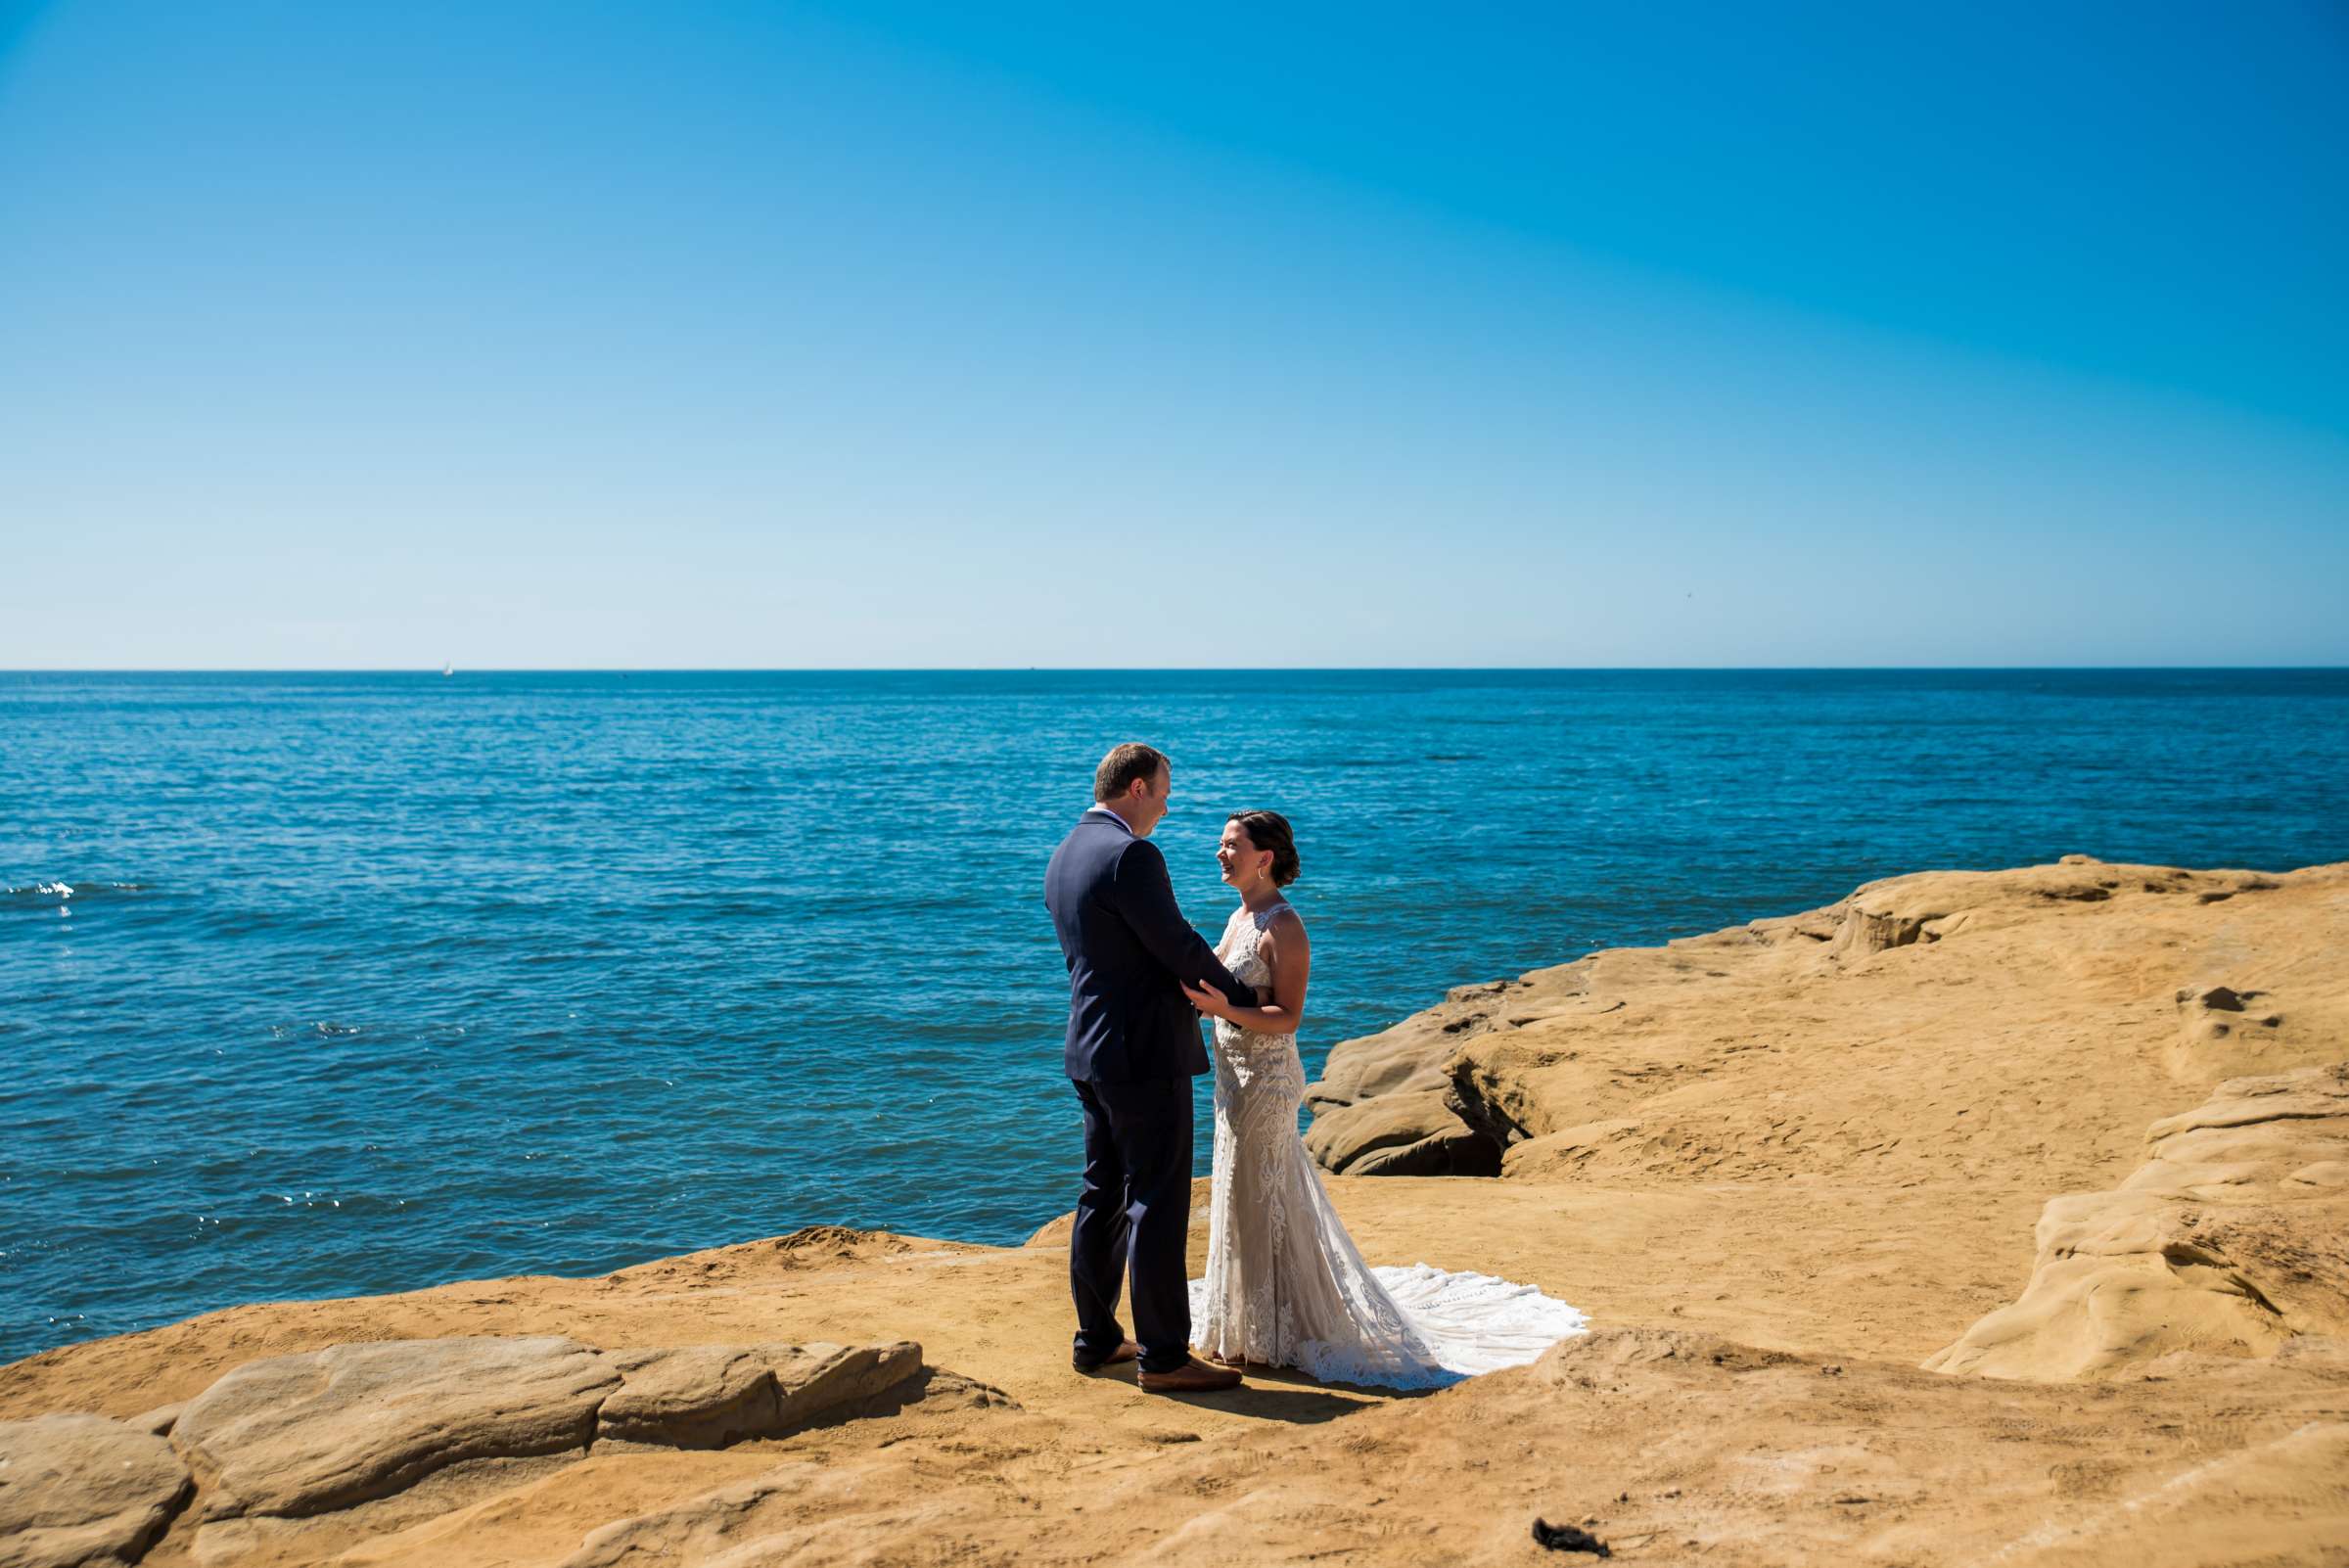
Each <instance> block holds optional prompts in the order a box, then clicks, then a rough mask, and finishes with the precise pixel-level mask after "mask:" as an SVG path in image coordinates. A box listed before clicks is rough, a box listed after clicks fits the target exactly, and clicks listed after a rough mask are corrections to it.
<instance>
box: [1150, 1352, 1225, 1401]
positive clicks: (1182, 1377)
mask: <svg viewBox="0 0 2349 1568" xmlns="http://www.w3.org/2000/svg"><path fill="white" fill-rule="evenodd" d="M1133 1380H1134V1381H1135V1382H1136V1383H1138V1384H1140V1385H1141V1389H1142V1392H1143V1393H1145V1394H1221V1393H1222V1392H1223V1391H1224V1390H1226V1389H1234V1388H1238V1387H1239V1386H1240V1374H1239V1373H1237V1372H1234V1371H1229V1370H1226V1369H1225V1368H1223V1367H1221V1366H1210V1365H1208V1364H1207V1362H1205V1361H1203V1360H1200V1359H1199V1358H1198V1357H1196V1356H1194V1357H1192V1358H1191V1359H1190V1360H1187V1361H1184V1362H1183V1363H1182V1364H1181V1365H1180V1366H1177V1367H1174V1369H1173V1370H1171V1371H1165V1372H1148V1371H1141V1370H1138V1369H1137V1370H1136V1371H1135V1372H1134V1375H1133Z"/></svg>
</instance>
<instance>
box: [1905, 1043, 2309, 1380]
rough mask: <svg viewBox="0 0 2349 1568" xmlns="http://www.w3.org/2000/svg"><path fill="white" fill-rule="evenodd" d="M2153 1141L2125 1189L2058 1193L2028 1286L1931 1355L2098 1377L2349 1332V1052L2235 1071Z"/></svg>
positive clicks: (1979, 1367) (2159, 1126)
mask: <svg viewBox="0 0 2349 1568" xmlns="http://www.w3.org/2000/svg"><path fill="white" fill-rule="evenodd" d="M2146 1146H2147V1151H2148V1153H2149V1155H2150V1159H2149V1160H2148V1161H2147V1163H2146V1164H2145V1165H2144V1167H2143V1168H2142V1169H2141V1170H2140V1171H2138V1172H2137V1174H2136V1175H2134V1176H2131V1177H2130V1178H2129V1179H2128V1180H2127V1181H2125V1182H2123V1183H2122V1184H2121V1186H2120V1187H2119V1188H2118V1189H2117V1190H2115V1191H2111V1192H2098V1193H2090V1194H2083V1195H2076V1196H2069V1197H2060V1198H2056V1199H2053V1200H2051V1201H2050V1203H2049V1204H2048V1207H2047V1211H2046V1213H2045V1214H2044V1215H2043V1216H2042V1217H2041V1219H2040V1222H2039V1230H2038V1247H2039V1255H2038V1258H2037V1260H2036V1262H2035V1264H2034V1267H2033V1269H2032V1274H2031V1282H2030V1284H2029V1285H2028V1287H2026V1288H2025V1290H2024V1291H2023V1294H2022V1297H2021V1299H2020V1300H2018V1301H2016V1302H2015V1303H2014V1304H2013V1305H2012V1306H2010V1307H2005V1308H2002V1309H2000V1310H1999V1311H1998V1312H1995V1313H1992V1314H1990V1315H1988V1316H1986V1317H1984V1318H1983V1319H1982V1320H1981V1321H1980V1322H1978V1323H1976V1324H1974V1326H1973V1327H1971V1328H1969V1329H1968V1330H1966V1332H1965V1334H1964V1336H1963V1337H1962V1338H1960V1339H1959V1340H1958V1341H1957V1343H1956V1344H1954V1345H1952V1346H1950V1347H1949V1348H1948V1349H1946V1350H1944V1351H1942V1352H1940V1353H1939V1354H1937V1355H1935V1356H1934V1357H1932V1358H1931V1359H1930V1360H1927V1361H1926V1362H1925V1365H1926V1366H1927V1367H1929V1368H1932V1369H1935V1370H1939V1371H1945V1372H1972V1373H1978V1374H1983V1375H1987V1376H1992V1377H2028V1378H2042V1379H2052V1378H2100V1377H2111V1376H2115V1375H2119V1374H2122V1373H2125V1372H2131V1371H2142V1369H2143V1368H2144V1366H2145V1364H2146V1363H2148V1362H2150V1361H2152V1360H2155V1359H2156V1358H2160V1357H2163V1356H2167V1355H2169V1354H2171V1353H2173V1352H2178V1351H2192V1352H2201V1353H2204V1354H2218V1355H2230V1356H2271V1355H2273V1354H2275V1352H2276V1351H2277V1350H2278V1349H2279V1348H2280V1347H2281V1346H2283V1345H2285V1344H2287V1343H2289V1342H2290V1341H2292V1340H2293V1339H2295V1338H2298V1337H2299V1336H2302V1335H2312V1334H2313V1335H2329V1336H2349V1063H2344V1064H2338V1065H2335V1066H2332V1067H2326V1068H2304V1069H2302V1070H2300V1071H2299V1072H2295V1073H2286V1074H2280V1075H2277V1076H2274V1077H2268V1078H2241V1079H2234V1080H2231V1081H2229V1082H2228V1083H2226V1084H2221V1085H2220V1086H2219V1089H2218V1092H2217V1093H2216V1094H2214V1095H2212V1096H2211V1098H2210V1100H2209V1102H2208V1103H2207V1104H2205V1105H2203V1106H2201V1107H2200V1108H2198V1109H2196V1110H2193V1111H2188V1112H2187V1113H2186V1114H2184V1115H2182V1116H2173V1117H2169V1118H2166V1119H2164V1120H2163V1121H2160V1122H2156V1123H2154V1124H2153V1127H2152V1130H2151V1131H2150V1132H2149V1133H2148V1134H2147V1135H2146ZM2344 1349H2345V1350H2349V1346H2344Z"/></svg>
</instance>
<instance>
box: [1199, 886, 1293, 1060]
mask: <svg viewBox="0 0 2349 1568" xmlns="http://www.w3.org/2000/svg"><path fill="white" fill-rule="evenodd" d="M1256 954H1257V956H1258V957H1260V958H1262V959H1263V960H1264V961H1265V967H1266V968H1267V969H1268V970H1270V971H1271V974H1272V1000H1271V1001H1270V1002H1269V1003H1267V1005H1265V1006H1262V1007H1252V1006H1249V1005H1248V1004H1247V1003H1245V1002H1243V1003H1240V1004H1238V1005H1236V1006H1235V1005H1233V1004H1232V1003H1231V1002H1229V1001H1225V1000H1221V999H1220V998H1218V997H1217V996H1216V995H1215V994H1214V993H1213V992H1199V991H1193V990H1192V989H1191V988H1190V987H1189V986H1187V985H1186V986H1184V987H1183V988H1182V991H1183V994H1184V995H1186V996H1188V997H1190V999H1191V1005H1192V1006H1194V1007H1196V1008H1198V1009H1199V1010H1200V1011H1201V1012H1203V1013H1205V1014H1207V1015H1208V1016H1209V1017H1210V1018H1221V1019H1223V1020H1224V1021H1225V1022H1227V1023H1233V1024H1237V1025H1239V1026H1240V1027H1241V1028H1242V1029H1245V1030H1248V1031H1250V1032H1251V1033H1253V1034H1258V1035H1294V1034H1296V1033H1297V1026H1298V1025H1299V1024H1300V1023H1302V1022H1303V1021H1304V1018H1305V988H1306V983H1307V981H1308V980H1310V979H1311V978H1312V976H1313V944H1312V943H1311V942H1309V941H1307V940H1306V935H1305V922H1304V921H1302V920H1300V919H1298V918H1297V912H1296V911H1295V910H1293V909H1283V910H1282V911H1281V912H1280V913H1279V914H1276V915H1274V916H1273V917H1272V924H1271V925H1270V926H1269V927H1267V929H1266V931H1265V934H1264V936H1263V937H1262V938H1260V939H1259V940H1258V943H1257V948H1256Z"/></svg>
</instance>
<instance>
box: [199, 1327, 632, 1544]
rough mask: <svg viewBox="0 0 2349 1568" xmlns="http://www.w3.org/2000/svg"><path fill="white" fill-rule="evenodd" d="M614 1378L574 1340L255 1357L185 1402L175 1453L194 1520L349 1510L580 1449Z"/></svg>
mask: <svg viewBox="0 0 2349 1568" xmlns="http://www.w3.org/2000/svg"><path fill="white" fill-rule="evenodd" d="M620 1386H621V1372H620V1369H619V1368H618V1367H616V1366H614V1365H613V1364H612V1363H610V1362H609V1361H607V1360H605V1359H604V1358H603V1357H601V1356H599V1355H598V1354H597V1353H596V1352H594V1351H592V1350H590V1349H588V1348H587V1347H586V1346H584V1345H581V1344H578V1343H576V1341H573V1340H568V1339H559V1338H552V1337H543V1338H529V1339H497V1338H484V1339H408V1340H383V1341H376V1342H372V1343H360V1344H353V1345H337V1346H335V1347H333V1348H332V1349H329V1350H323V1351H314V1352H311V1353H309V1354H307V1355H301V1356H276V1357H271V1358H269V1359H268V1360H259V1361H252V1362H248V1363H247V1364H246V1365H243V1366H240V1367H238V1368H237V1369H236V1370H235V1371H233V1372H230V1373H229V1374H228V1375H227V1376H226V1377H223V1378H221V1379H220V1380H219V1381H218V1382H217V1383H214V1384H213V1385H212V1386H211V1387H210V1388H208V1389H207V1390H205V1392H204V1393H202V1394H200V1395H198V1396H197V1397H196V1398H195V1399H194V1400H191V1401H190V1402H189V1403H188V1407H187V1408H186V1409H185V1410H184V1411H182V1412H181V1413H180V1417H179V1420H178V1422H177V1423H176V1424H175V1425H174V1426H173V1427H172V1429H171V1443H172V1445H173V1446H174V1447H175V1448H177V1449H178V1451H179V1453H180V1455H181V1456H182V1457H183V1458H184V1459H185V1460H186V1461H187V1464H188V1468H189V1469H191V1470H192V1471H194V1472H195V1474H196V1478H197V1480H198V1481H199V1482H200V1483H202V1485H203V1487H204V1504H203V1507H204V1517H205V1518H207V1519H227V1518H234V1517H237V1516H239V1515H244V1514H271V1515H278V1516H286V1517H299V1516H301V1515H304V1514H313V1513H323V1512H325V1511H327V1510H329V1509H333V1508H344V1507H348V1506H350V1505H351V1504H353V1503H357V1502H364V1501H367V1500H368V1499H373V1498H382V1497H387V1496H389V1495H391V1493H394V1492H397V1491H400V1490H401V1489H402V1488H404V1487H407V1486H410V1485H412V1484H413V1483H415V1482H417V1481H419V1480H421V1479H423V1478H424V1477H425V1476H427V1475H430V1474H431V1473H433V1472H434V1471H436V1470H438V1469H441V1468H443V1467H445V1466H448V1465H452V1464H457V1463H461V1462H464V1461H466V1460H472V1459H501V1458H520V1457H526V1456H530V1455H536V1454H546V1453H565V1452H568V1451H573V1450H581V1451H583V1450H584V1449H585V1448H586V1447H587V1444H588V1443H589V1441H590V1440H592V1439H593V1437H594V1435H595V1418H596V1411H597V1409H598V1407H601V1406H602V1404H603V1402H604V1400H605V1399H606V1397H607V1396H609V1395H611V1394H612V1393H613V1392H614V1391H615V1390H617V1389H618V1388H619V1387H620Z"/></svg>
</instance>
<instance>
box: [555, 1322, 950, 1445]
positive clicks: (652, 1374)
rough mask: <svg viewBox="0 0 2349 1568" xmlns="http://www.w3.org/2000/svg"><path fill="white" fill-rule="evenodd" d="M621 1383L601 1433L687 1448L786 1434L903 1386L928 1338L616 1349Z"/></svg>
mask: <svg viewBox="0 0 2349 1568" xmlns="http://www.w3.org/2000/svg"><path fill="white" fill-rule="evenodd" d="M607 1360H609V1361H610V1362H611V1363H612V1364H613V1365H614V1366H616V1367H618V1368H619V1369H620V1372H621V1376H622V1382H621V1386H620V1390H619V1392H617V1393H615V1394H614V1395H612V1396H611V1398H609V1399H607V1400H605V1401H604V1405H603V1409H602V1410H601V1412H600V1413H599V1414H598V1416H597V1418H596V1426H597V1432H598V1435H599V1436H601V1437H604V1438H610V1439H618V1440H622V1441H626V1442H637V1443H661V1444H667V1445H668V1446H669V1447H672V1448H680V1449H716V1448H723V1447H725V1446H726V1445H727V1444H729V1443H738V1442H741V1441H742V1440H743V1439H745V1438H764V1437H780V1436H782V1435H783V1434H784V1433H786V1432H790V1431H792V1430H794V1429H796V1428H798V1427H800V1426H803V1425H805V1424H806V1422H808V1421H811V1420H814V1419H816V1418H817V1417H819V1416H821V1415H823V1414H824V1413H825V1412H826V1411H829V1410H833V1409H836V1408H838V1407H842V1406H844V1405H852V1404H854V1403H856V1402H858V1401H860V1400H866V1399H870V1398H872V1397H873V1396H874V1395H876V1394H879V1393H881V1392H883V1391H884V1390H886V1389H890V1388H894V1387H896V1386H897V1385H898V1384H899V1383H901V1382H903V1381H904V1380H905V1379H906V1378H908V1377H910V1376H912V1375H913V1373H914V1372H915V1371H916V1370H917V1369H918V1368H919V1367H920V1365H921V1360H922V1348H921V1347H920V1346H919V1345H915V1344H912V1343H909V1342H904V1341H900V1342H898V1343H897V1344H894V1345H856V1346H842V1345H755V1346H752V1347H750V1348H748V1349H737V1348H735V1347H732V1346H726V1345H692V1346H686V1347H683V1348H681V1349H664V1350H632V1351H615V1352H614V1353H612V1355H611V1356H610V1357H608V1358H607Z"/></svg>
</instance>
